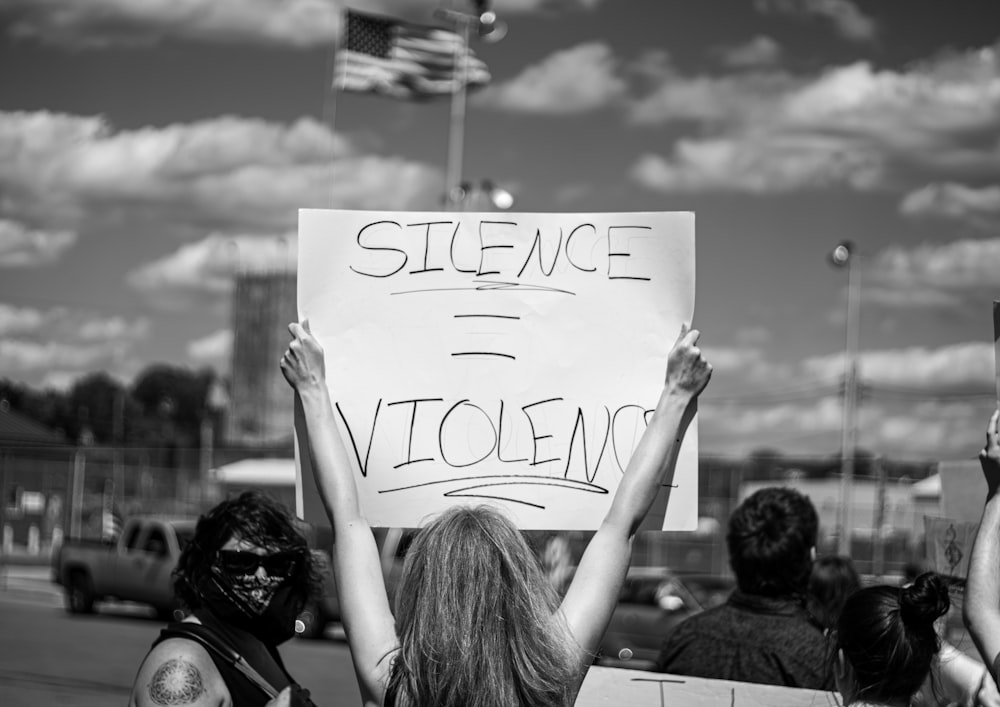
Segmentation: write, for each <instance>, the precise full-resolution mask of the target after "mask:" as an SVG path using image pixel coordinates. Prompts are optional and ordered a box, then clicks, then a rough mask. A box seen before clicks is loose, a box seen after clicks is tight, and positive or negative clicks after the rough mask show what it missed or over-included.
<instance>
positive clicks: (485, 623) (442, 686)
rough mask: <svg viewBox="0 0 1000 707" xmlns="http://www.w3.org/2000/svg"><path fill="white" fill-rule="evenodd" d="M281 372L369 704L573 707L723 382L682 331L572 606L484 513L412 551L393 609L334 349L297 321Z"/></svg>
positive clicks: (450, 515) (577, 580)
mask: <svg viewBox="0 0 1000 707" xmlns="http://www.w3.org/2000/svg"><path fill="white" fill-rule="evenodd" d="M289 331H290V332H291V334H292V337H293V339H292V342H291V344H290V345H289V347H288V350H287V351H286V352H285V355H284V356H283V357H282V359H281V370H282V373H283V374H284V376H285V378H286V379H287V380H288V382H289V384H290V385H291V386H292V387H293V388H294V389H295V391H296V393H297V394H298V396H299V398H300V400H301V403H302V409H303V412H304V416H305V420H306V427H307V431H308V434H309V454H310V455H311V458H312V462H313V469H314V473H315V475H316V485H317V487H318V488H319V491H320V495H321V496H322V500H323V504H324V506H325V508H326V512H327V515H328V516H329V518H330V522H331V524H332V525H333V530H334V537H335V538H336V543H335V545H334V548H333V563H334V570H335V576H336V578H337V591H338V593H339V595H340V603H341V611H342V617H343V623H344V629H345V632H346V634H347V640H348V643H349V645H350V647H351V655H352V657H353V660H354V669H355V672H356V674H357V677H358V682H359V685H360V688H361V695H362V698H363V700H364V703H365V705H370V706H372V707H382V706H385V707H411V706H413V707H424V706H429V705H436V706H440V707H459V706H462V707H464V706H465V705H473V704H474V705H481V706H483V707H486V706H488V705H489V706H492V705H496V706H497V707H501V706H502V707H511V706H512V705H522V706H524V707H542V706H544V705H551V706H552V707H563V706H567V705H571V704H573V702H574V700H575V699H576V695H577V692H578V691H579V689H580V685H581V683H582V682H583V678H584V676H585V675H586V672H587V669H588V668H589V666H590V663H591V661H592V660H593V658H594V654H595V652H596V650H597V648H598V645H599V642H600V640H601V636H602V635H603V634H604V630H605V628H606V627H607V624H608V621H609V620H610V618H611V614H612V611H613V610H614V606H615V603H616V601H617V599H618V594H619V591H620V589H621V586H622V583H623V581H624V579H625V573H626V571H627V569H628V566H629V562H630V560H631V551H632V541H633V539H634V537H635V533H636V531H637V530H638V528H639V524H640V523H641V522H642V519H643V518H644V517H645V515H646V513H647V512H648V511H649V508H650V506H651V505H652V502H653V499H654V497H655V496H656V493H657V491H658V490H659V488H660V486H661V485H662V484H663V483H664V480H665V479H669V478H670V477H671V475H672V473H673V469H674V466H675V464H676V460H677V454H678V451H679V447H680V443H681V439H682V438H683V436H684V432H685V430H686V429H687V426H688V424H689V423H690V421H691V419H692V417H693V415H694V412H695V409H696V404H695V401H696V400H697V398H698V395H699V394H700V393H701V391H702V390H703V389H704V388H705V386H706V384H707V383H708V380H709V378H710V377H711V374H712V367H711V365H709V364H708V363H707V362H706V361H705V359H704V358H703V357H702V355H701V351H700V350H699V349H698V347H697V342H698V337H699V333H698V331H697V330H689V329H688V328H687V327H683V328H682V330H681V334H680V337H679V338H678V339H677V342H676V343H675V344H674V346H673V349H672V350H671V351H670V354H669V356H668V359H667V371H666V376H665V380H664V385H663V389H662V392H661V393H660V397H659V400H658V402H657V405H656V409H655V411H654V413H653V415H652V417H651V418H650V419H649V424H648V426H647V427H646V430H645V432H644V433H643V436H642V439H641V440H640V441H639V444H638V446H637V447H636V449H635V452H634V453H633V455H632V458H631V459H630V461H629V464H628V467H627V468H626V470H625V474H624V477H623V478H622V481H621V483H620V484H619V486H618V489H617V491H616V492H615V496H614V500H613V502H612V504H611V507H610V510H609V511H608V514H607V516H606V517H605V518H604V521H603V523H602V524H601V527H600V529H599V530H598V531H597V532H596V533H595V535H594V537H593V539H592V540H591V541H590V544H589V545H588V547H587V549H586V551H585V552H584V554H583V557H582V558H581V559H580V563H579V566H578V567H577V570H576V573H575V575H574V577H573V581H572V582H571V584H570V586H569V588H568V590H567V592H566V595H565V598H564V599H563V600H562V602H561V603H560V602H559V600H558V598H557V597H556V595H555V594H554V592H553V591H552V590H551V588H550V586H549V584H548V582H547V580H546V578H545V576H544V573H543V572H542V570H541V568H540V566H539V562H538V560H537V558H536V557H535V556H534V554H533V553H532V552H531V550H530V548H529V547H528V545H527V543H526V542H525V540H524V538H523V536H522V535H521V533H520V531H519V530H518V529H517V528H516V527H515V526H514V524H513V523H511V522H510V520H508V519H507V518H506V517H505V516H503V515H502V514H501V513H500V512H498V511H497V510H494V509H492V508H489V507H486V506H479V507H475V508H454V509H452V510H450V511H446V512H445V513H443V514H441V516H439V517H438V518H437V519H436V520H434V521H433V522H432V523H430V524H429V525H428V526H427V527H426V528H424V529H423V530H422V531H421V532H420V533H419V534H418V535H417V537H416V539H415V540H414V541H413V544H412V545H411V547H410V549H409V551H408V553H407V556H406V561H405V565H404V569H403V576H402V578H401V580H400V585H399V589H398V592H397V601H396V615H395V616H393V612H392V610H391V609H390V607H389V601H388V598H387V596H386V590H385V584H384V581H383V578H382V570H381V566H380V563H379V555H378V550H377V548H376V545H375V540H374V537H373V535H372V532H371V528H370V527H369V525H368V523H367V521H366V520H365V516H364V512H363V509H362V508H361V507H360V502H359V498H358V489H357V485H356V483H355V480H354V476H353V472H352V467H351V459H350V457H349V455H348V452H347V450H346V448H345V446H344V444H343V441H342V440H341V438H340V435H339V434H338V431H337V425H336V421H335V419H334V413H333V407H332V404H331V401H330V397H329V394H328V391H327V385H326V380H325V378H326V376H325V369H324V359H323V351H322V348H321V347H320V345H319V343H318V342H317V340H316V339H315V338H314V337H313V336H312V334H311V333H310V331H309V326H308V323H304V324H302V325H299V324H291V325H290V326H289Z"/></svg>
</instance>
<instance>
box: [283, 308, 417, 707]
mask: <svg viewBox="0 0 1000 707" xmlns="http://www.w3.org/2000/svg"><path fill="white" fill-rule="evenodd" d="M288 330H289V332H290V333H291V335H292V341H291V343H290V344H289V345H288V350H287V351H286V352H285V355H284V356H283V357H282V358H281V372H282V373H283V374H284V376H285V379H286V380H287V381H288V383H289V385H291V386H292V388H293V389H294V390H295V392H296V393H297V395H298V399H299V402H301V405H302V412H303V417H304V418H305V424H306V431H307V433H308V437H309V445H308V446H309V450H308V453H309V456H310V459H311V461H312V468H313V474H314V476H315V478H316V486H317V487H318V488H319V492H320V496H321V497H322V500H323V506H324V507H325V508H326V513H327V516H328V517H329V519H330V523H331V525H332V526H333V533H334V546H333V569H334V576H335V579H336V582H337V594H338V597H339V599H340V610H341V620H342V621H343V624H344V631H345V633H346V634H347V642H348V644H349V645H350V647H351V657H352V659H353V660H354V670H355V672H356V673H357V676H358V682H359V685H360V687H361V695H362V698H363V699H364V700H365V702H366V703H374V704H376V705H381V704H382V697H383V692H384V690H385V684H386V678H387V676H388V666H389V661H388V659H387V656H388V654H389V653H390V652H391V651H392V650H394V649H395V648H396V647H397V646H398V641H397V639H396V631H395V627H394V621H393V617H392V611H391V609H390V608H389V600H388V598H387V596H386V591H385V580H384V579H383V578H382V567H381V563H380V561H379V554H378V547H377V546H376V544H375V539H374V536H373V535H372V531H371V528H370V527H369V525H368V521H367V520H366V519H365V517H364V513H363V512H362V509H361V504H360V501H359V499H358V488H357V484H356V482H355V480H354V474H353V471H352V467H351V461H350V457H349V456H348V453H347V449H346V448H345V446H344V442H343V440H342V439H341V436H340V432H339V430H338V429H337V423H336V420H335V418H334V415H333V406H332V404H331V402H330V396H329V392H328V391H327V386H326V372H325V370H326V369H325V363H324V358H323V349H322V347H321V346H320V344H319V342H318V341H316V339H315V338H314V337H313V336H312V333H311V332H310V331H309V324H308V322H304V323H303V324H302V325H299V324H291V325H289V327H288Z"/></svg>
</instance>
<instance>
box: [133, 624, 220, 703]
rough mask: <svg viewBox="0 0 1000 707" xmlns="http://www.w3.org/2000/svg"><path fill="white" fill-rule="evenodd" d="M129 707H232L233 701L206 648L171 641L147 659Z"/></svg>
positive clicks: (176, 640) (158, 648)
mask: <svg viewBox="0 0 1000 707" xmlns="http://www.w3.org/2000/svg"><path fill="white" fill-rule="evenodd" d="M129 707H232V701H231V699H230V696H229V689H228V688H227V687H226V683H225V681H223V679H222V676H221V675H219V671H218V670H217V669H216V668H215V664H214V663H213V662H212V659H211V657H210V656H209V655H208V653H207V652H206V651H205V649H204V648H202V647H201V646H199V645H197V644H195V643H193V642H192V641H188V640H185V639H173V638H171V639H168V640H166V641H164V642H163V643H160V644H159V645H157V646H156V647H155V648H154V649H153V650H152V651H151V652H150V653H149V655H148V656H146V660H145V661H144V662H143V664H142V666H140V668H139V672H138V674H137V675H136V680H135V684H134V685H133V687H132V697H131V699H130V700H129Z"/></svg>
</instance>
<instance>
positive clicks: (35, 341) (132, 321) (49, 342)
mask: <svg viewBox="0 0 1000 707" xmlns="http://www.w3.org/2000/svg"><path fill="white" fill-rule="evenodd" d="M151 330H152V324H151V322H150V320H149V319H148V318H147V317H135V318H129V317H125V316H122V315H116V314H112V315H108V314H102V313H99V312H94V311H88V310H79V309H73V308H70V307H52V308H50V309H44V310H43V309H36V308H32V307H17V306H13V305H9V304H0V370H2V371H4V372H5V374H7V375H17V376H22V377H29V378H33V379H44V381H43V382H44V385H45V386H46V387H56V388H63V387H65V386H64V384H69V383H72V382H73V381H74V380H75V379H76V378H79V377H80V376H81V375H83V374H85V373H87V372H88V371H93V370H94V369H95V368H97V367H99V366H107V367H115V368H120V367H121V366H122V365H123V364H125V363H126V357H127V356H128V354H129V353H130V352H131V351H132V350H133V348H134V346H135V345H136V343H137V342H139V341H142V340H144V339H146V338H147V337H148V336H149V334H150V333H151Z"/></svg>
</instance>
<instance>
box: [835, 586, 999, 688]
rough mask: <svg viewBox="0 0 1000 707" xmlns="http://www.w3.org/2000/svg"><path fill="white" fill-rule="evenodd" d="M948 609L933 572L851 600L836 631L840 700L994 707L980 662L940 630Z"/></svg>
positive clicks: (947, 600)
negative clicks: (944, 638) (945, 638)
mask: <svg viewBox="0 0 1000 707" xmlns="http://www.w3.org/2000/svg"><path fill="white" fill-rule="evenodd" d="M950 607H951V598H950V596H949V594H948V583H947V581H946V580H945V579H944V578H943V577H941V576H940V575H937V574H935V573H933V572H926V573H924V574H922V575H920V576H919V577H917V579H916V580H915V581H914V582H913V583H912V584H906V585H904V586H902V587H897V586H890V585H878V586H873V587H866V588H864V589H860V590H858V591H857V592H855V593H854V594H852V595H851V596H850V597H848V598H847V601H846V602H845V603H844V608H843V611H842V612H841V614H840V618H839V619H838V621H837V623H836V627H835V631H834V634H833V635H834V644H833V649H834V653H835V655H834V677H835V679H836V681H837V689H838V690H839V692H840V694H841V696H842V697H843V698H844V705H845V706H848V707H876V706H878V707H931V706H944V705H949V706H952V705H954V706H959V705H960V706H962V707H972V706H973V705H975V706H978V707H987V706H990V707H995V705H997V704H998V700H1000V695H998V694H997V692H996V690H995V689H991V688H992V684H986V683H984V677H986V673H985V671H984V670H983V667H982V666H981V665H980V664H979V663H978V662H977V661H974V660H973V659H971V658H969V657H968V656H966V655H964V654H962V653H961V652H960V651H958V650H957V649H955V648H954V647H952V646H950V645H948V644H946V643H944V642H943V641H942V640H941V637H940V636H939V634H938V631H937V627H936V626H935V623H936V622H937V620H938V619H940V618H941V617H942V616H944V615H945V614H947V613H948V609H949V608H950ZM987 680H988V678H987Z"/></svg>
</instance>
